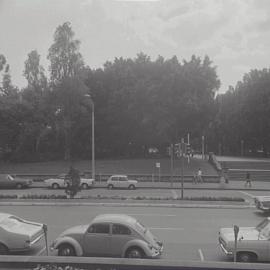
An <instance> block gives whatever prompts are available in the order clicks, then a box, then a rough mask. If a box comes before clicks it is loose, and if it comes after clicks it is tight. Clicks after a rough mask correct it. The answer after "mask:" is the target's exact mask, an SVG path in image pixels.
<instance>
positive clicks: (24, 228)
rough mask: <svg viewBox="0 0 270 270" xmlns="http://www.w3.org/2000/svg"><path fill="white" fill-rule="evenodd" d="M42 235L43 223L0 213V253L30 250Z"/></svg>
mask: <svg viewBox="0 0 270 270" xmlns="http://www.w3.org/2000/svg"><path fill="white" fill-rule="evenodd" d="M43 237H44V230H43V224H41V223H36V222H32V221H28V220H24V219H22V218H19V217H16V216H13V215H11V214H7V213H0V254H1V255H5V254H9V253H12V252H15V251H16V252H18V251H27V250H30V249H31V248H32V247H33V246H34V245H35V244H36V243H37V242H39V241H40V240H41V239H42V238H43Z"/></svg>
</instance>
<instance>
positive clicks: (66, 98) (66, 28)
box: [48, 22, 87, 160]
mask: <svg viewBox="0 0 270 270" xmlns="http://www.w3.org/2000/svg"><path fill="white" fill-rule="evenodd" d="M74 35H75V34H74V32H73V30H72V28H71V25H70V23H69V22H65V23H64V24H62V25H60V26H58V27H57V29H56V31H55V33H54V43H53V44H52V45H51V47H50V48H49V54H48V59H49V60H50V62H51V64H50V72H51V82H52V88H53V93H52V95H53V96H55V97H56V98H55V99H54V100H53V103H54V110H55V112H56V115H58V117H57V119H58V120H59V121H60V124H59V125H58V127H61V129H62V131H63V133H64V142H65V143H64V159H65V160H70V159H71V153H72V151H71V148H72V143H73V141H72V137H73V134H74V130H76V122H75V121H74V117H75V116H76V114H77V112H80V107H81V104H80V101H81V99H82V98H83V96H84V94H85V93H86V92H87V90H86V89H85V86H83V83H82V81H81V78H80V75H81V72H82V71H83V68H84V63H83V59H82V56H81V53H80V52H79V45H80V41H79V40H77V39H75V38H74Z"/></svg>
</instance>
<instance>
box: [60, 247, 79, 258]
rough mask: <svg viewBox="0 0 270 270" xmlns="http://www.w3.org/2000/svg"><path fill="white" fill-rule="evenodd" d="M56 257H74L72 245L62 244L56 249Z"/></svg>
mask: <svg viewBox="0 0 270 270" xmlns="http://www.w3.org/2000/svg"><path fill="white" fill-rule="evenodd" d="M58 256H76V253H75V249H74V247H73V246H72V245H69V244H63V245H61V246H60V247H59V248H58Z"/></svg>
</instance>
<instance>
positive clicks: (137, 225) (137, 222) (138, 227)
mask: <svg viewBox="0 0 270 270" xmlns="http://www.w3.org/2000/svg"><path fill="white" fill-rule="evenodd" d="M135 224H136V225H135V226H136V228H137V230H138V231H139V232H140V233H142V234H144V233H146V231H147V229H146V227H145V226H144V225H142V224H141V223H140V222H139V221H136V223H135Z"/></svg>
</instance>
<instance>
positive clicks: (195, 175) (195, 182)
mask: <svg viewBox="0 0 270 270" xmlns="http://www.w3.org/2000/svg"><path fill="white" fill-rule="evenodd" d="M192 184H197V174H196V172H194V173H193V177H192Z"/></svg>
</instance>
